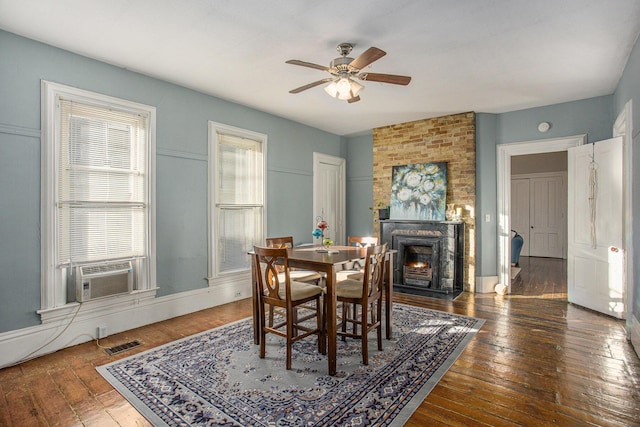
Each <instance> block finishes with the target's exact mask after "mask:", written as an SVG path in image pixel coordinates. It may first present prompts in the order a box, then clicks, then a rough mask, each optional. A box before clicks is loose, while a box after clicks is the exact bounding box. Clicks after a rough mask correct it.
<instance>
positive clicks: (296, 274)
mask: <svg viewBox="0 0 640 427" xmlns="http://www.w3.org/2000/svg"><path fill="white" fill-rule="evenodd" d="M265 242H266V244H267V247H269V248H293V237H292V236H286V237H267V238H266V239H265ZM289 274H290V275H291V280H296V281H298V282H309V283H314V284H316V285H319V284H320V282H321V280H322V275H321V274H320V273H318V272H317V271H311V270H302V269H296V268H292V269H290V271H289Z"/></svg>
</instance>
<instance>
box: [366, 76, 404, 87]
mask: <svg viewBox="0 0 640 427" xmlns="http://www.w3.org/2000/svg"><path fill="white" fill-rule="evenodd" d="M358 78H359V79H360V80H364V81H366V82H381V83H391V84H394V85H403V86H406V85H408V84H409V82H410V81H411V77H408V76H397V75H395V74H379V73H362V74H359V75H358Z"/></svg>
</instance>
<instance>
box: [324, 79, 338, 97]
mask: <svg viewBox="0 0 640 427" xmlns="http://www.w3.org/2000/svg"><path fill="white" fill-rule="evenodd" d="M324 91H325V92H327V94H328V95H329V96H330V97H332V98H336V97H337V96H338V85H337V84H336V82H335V80H334V81H332V82H331V83H329V84H328V85H326V86H325V88H324Z"/></svg>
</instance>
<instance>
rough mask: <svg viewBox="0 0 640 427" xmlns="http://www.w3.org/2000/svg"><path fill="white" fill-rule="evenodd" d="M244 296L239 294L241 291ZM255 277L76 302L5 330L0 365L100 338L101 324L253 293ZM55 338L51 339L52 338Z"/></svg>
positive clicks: (127, 322) (119, 325)
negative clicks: (106, 302)
mask: <svg viewBox="0 0 640 427" xmlns="http://www.w3.org/2000/svg"><path fill="white" fill-rule="evenodd" d="M238 293H239V294H240V295H239V296H236V295H237V294H238ZM251 295H252V290H251V280H250V279H248V278H247V277H246V276H243V277H235V278H233V279H232V280H229V281H227V282H226V283H221V284H220V285H216V286H212V287H206V288H201V289H196V290H193V291H188V292H181V293H178V294H171V295H167V296H164V297H158V298H140V299H138V300H136V301H131V300H130V299H126V300H122V301H120V303H118V302H114V304H112V305H110V306H109V308H108V309H104V310H96V307H95V305H93V306H92V305H91V304H88V303H82V304H77V305H73V307H70V309H69V310H68V311H67V312H66V316H58V317H55V318H50V319H49V321H48V322H47V323H43V324H41V325H37V326H31V327H28V328H23V329H18V330H14V331H9V332H6V333H2V334H0V369H1V368H5V367H8V366H12V365H15V364H17V363H22V362H23V361H26V360H29V359H32V358H35V357H38V356H42V355H45V354H48V353H52V352H55V351H58V350H61V349H63V348H66V347H70V346H73V345H76V344H81V343H84V342H88V341H93V340H95V339H96V332H97V327H98V326H106V327H107V331H108V333H109V335H113V334H116V333H119V332H123V331H127V330H130V329H134V328H138V327H141V326H146V325H150V324H152V323H156V322H160V321H163V320H167V319H170V318H173V317H177V316H182V315H185V314H189V313H193V312H196V311H200V310H204V309H207V308H211V307H215V306H218V305H222V304H226V303H229V302H233V301H237V300H241V299H245V298H248V297H251ZM49 341H50V342H49Z"/></svg>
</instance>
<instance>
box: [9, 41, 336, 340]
mask: <svg viewBox="0 0 640 427" xmlns="http://www.w3.org/2000/svg"><path fill="white" fill-rule="evenodd" d="M41 79H44V80H49V81H53V82H57V83H61V84H65V85H69V86H73V87H77V88H81V89H86V90H90V91H93V92H98V93H103V94H106V95H110V96H115V97H119V98H123V99H127V100H131V101H135V102H140V103H143V104H148V105H152V106H155V107H156V108H157V138H156V143H157V159H156V160H157V171H156V173H157V175H156V184H157V211H156V214H157V266H158V270H157V277H158V286H159V287H160V290H159V293H158V295H159V296H162V295H168V294H173V293H177V292H182V291H188V290H192V289H197V288H202V287H205V286H206V282H205V280H204V279H203V278H204V277H206V276H207V122H208V120H213V121H216V122H220V123H224V124H227V125H231V126H237V127H240V128H244V129H249V130H252V131H255V132H260V133H264V134H266V135H268V158H267V161H268V164H267V179H268V181H267V184H268V188H267V200H268V203H269V204H268V211H267V233H268V234H273V235H275V234H283V233H287V234H293V235H294V238H295V240H296V241H309V240H310V232H311V223H312V220H313V212H312V203H311V194H312V181H313V152H314V151H317V152H321V153H325V154H329V155H333V156H342V157H344V156H345V154H346V148H345V142H344V140H343V138H341V137H339V136H336V135H333V134H330V133H326V132H322V131H319V130H317V129H314V128H310V127H308V126H304V125H301V124H299V123H295V122H292V121H289V120H285V119H282V118H280V117H276V116H273V115H271V114H267V113H264V112H260V111H257V110H253V109H250V108H247V107H244V106H240V105H237V104H233V103H230V102H227V101H224V100H221V99H218V98H215V97H211V96H208V95H204V94H202V93H198V92H195V91H192V90H188V89H185V88H183V87H179V86H176V85H172V84H170V83H166V82H163V81H160V80H157V79H153V78H149V77H146V76H143V75H140V74H136V73H133V72H130V71H127V70H124V69H121V68H117V67H114V66H110V65H107V64H105V63H102V62H99V61H95V60H91V59H88V58H85V57H82V56H79V55H76V54H73V53H70V52H67V51H64V50H60V49H57V48H53V47H51V46H48V45H45V44H42V43H38V42H35V41H32V40H29V39H25V38H22V37H18V36H16V35H13V34H11V33H7V32H4V31H0V100H1V103H0V200H2V207H1V208H0V271H2V274H1V275H0V304H1V305H0V333H1V332H6V331H11V330H15V329H20V328H24V327H28V326H33V325H37V324H39V321H40V319H39V316H38V315H36V310H38V309H40V81H41Z"/></svg>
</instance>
